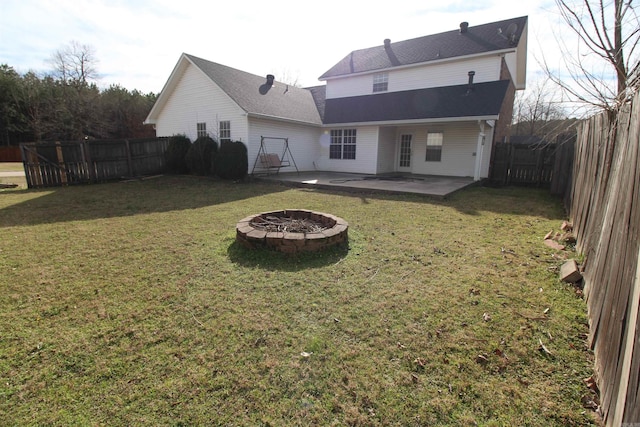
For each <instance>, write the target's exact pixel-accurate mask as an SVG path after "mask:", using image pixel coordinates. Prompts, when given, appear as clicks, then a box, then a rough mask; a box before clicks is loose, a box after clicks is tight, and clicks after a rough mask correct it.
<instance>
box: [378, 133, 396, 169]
mask: <svg viewBox="0 0 640 427" xmlns="http://www.w3.org/2000/svg"><path fill="white" fill-rule="evenodd" d="M396 132H397V129H396V128H395V127H382V128H380V131H379V132H378V165H377V170H376V173H388V172H393V171H395V170H396V162H397V160H396Z"/></svg>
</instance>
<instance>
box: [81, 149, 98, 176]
mask: <svg viewBox="0 0 640 427" xmlns="http://www.w3.org/2000/svg"><path fill="white" fill-rule="evenodd" d="M80 148H81V149H82V161H83V162H84V164H85V166H86V168H87V171H88V172H89V181H90V182H92V183H96V182H98V180H97V179H96V168H95V165H94V164H93V160H92V159H91V150H90V149H89V144H88V142H87V141H86V140H85V141H82V142H81V143H80Z"/></svg>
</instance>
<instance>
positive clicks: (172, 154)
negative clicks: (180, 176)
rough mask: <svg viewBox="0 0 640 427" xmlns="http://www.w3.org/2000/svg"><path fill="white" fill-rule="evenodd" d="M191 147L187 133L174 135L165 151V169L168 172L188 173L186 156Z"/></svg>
mask: <svg viewBox="0 0 640 427" xmlns="http://www.w3.org/2000/svg"><path fill="white" fill-rule="evenodd" d="M189 148H191V140H190V139H189V137H188V136H186V135H173V136H172V137H171V138H169V146H168V147H167V151H165V153H164V156H165V169H166V171H167V172H168V173H187V172H188V171H189V170H188V169H187V163H186V162H185V156H186V155H187V152H188V151H189Z"/></svg>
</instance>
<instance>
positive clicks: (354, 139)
mask: <svg viewBox="0 0 640 427" xmlns="http://www.w3.org/2000/svg"><path fill="white" fill-rule="evenodd" d="M330 138H331V142H330V145H329V159H330V160H355V159H356V150H357V143H358V130H357V129H355V128H347V129H331V132H330ZM337 147H339V152H338V150H337ZM346 148H348V150H346ZM332 149H333V153H335V154H336V156H335V157H332ZM345 154H347V155H348V157H347V156H345ZM352 155H353V157H352Z"/></svg>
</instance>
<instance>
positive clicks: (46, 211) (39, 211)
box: [0, 176, 287, 227]
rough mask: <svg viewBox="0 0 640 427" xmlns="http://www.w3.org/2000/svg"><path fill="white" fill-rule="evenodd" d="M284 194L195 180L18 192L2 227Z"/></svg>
mask: <svg viewBox="0 0 640 427" xmlns="http://www.w3.org/2000/svg"><path fill="white" fill-rule="evenodd" d="M286 190H287V188H285V187H279V186H276V185H269V184H260V183H233V182H229V181H221V180H217V179H214V178H202V177H192V176H162V177H159V178H155V179H150V180H145V181H130V182H113V183H105V184H94V185H78V186H72V187H62V188H52V189H42V190H15V191H10V192H3V193H0V227H13V226H23V225H37V224H50V223H57V222H67V221H83V220H92V219H102V218H114V217H126V216H133V215H139V214H148V213H157V212H169V211H177V210H178V211H179V210H187V209H197V208H201V207H206V206H213V205H219V204H224V203H230V202H235V201H238V200H243V199H249V198H252V197H257V196H263V195H265V194H270V193H279V192H283V191H286ZM7 200H11V201H10V202H7ZM14 200H17V201H14ZM3 206H5V207H3Z"/></svg>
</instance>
